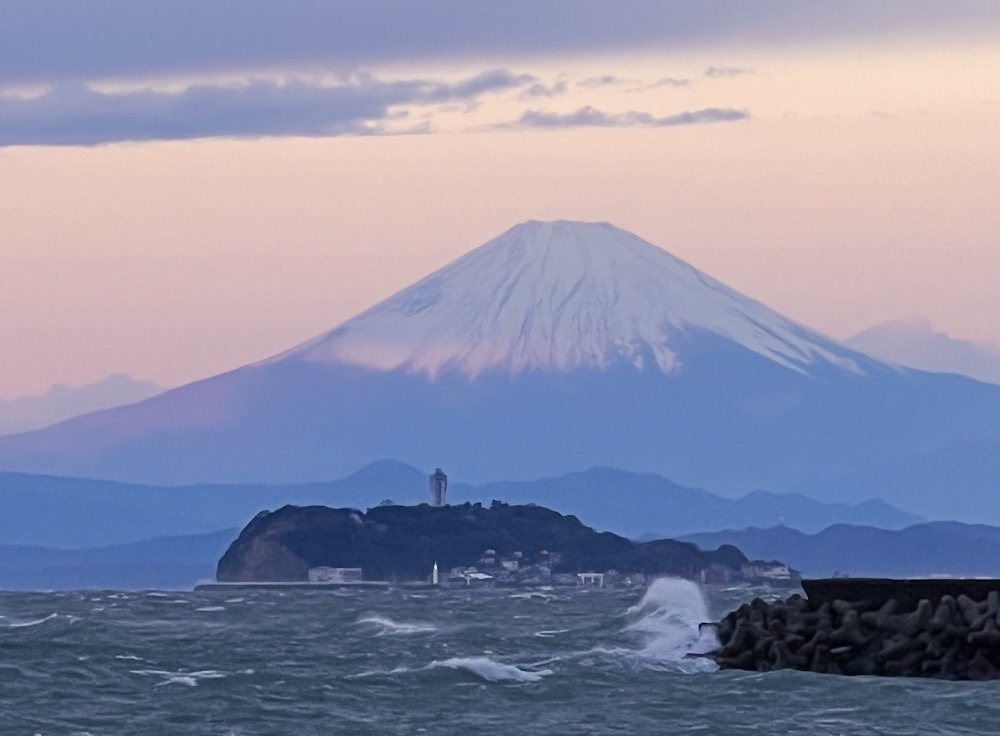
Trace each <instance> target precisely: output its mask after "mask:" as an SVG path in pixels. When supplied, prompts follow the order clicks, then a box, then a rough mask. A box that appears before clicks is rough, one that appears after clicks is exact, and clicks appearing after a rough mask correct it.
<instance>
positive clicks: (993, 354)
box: [844, 318, 1000, 383]
mask: <svg viewBox="0 0 1000 736" xmlns="http://www.w3.org/2000/svg"><path fill="white" fill-rule="evenodd" d="M844 342H845V344H846V345H849V346H851V347H852V348H854V349H855V350H860V351H861V352H863V353H867V354H868V355H871V356H873V357H875V358H877V359H878V360H885V361H888V362H890V363H897V364H899V365H905V366H909V367H911V368H919V369H920V370H925V371H933V372H935V373H959V374H961V375H963V376H969V377H970V378H975V379H976V380H978V381H986V382H989V383H1000V347H998V346H997V345H990V344H988V343H978V342H973V341H972V340H959V339H956V338H953V337H950V336H949V335H947V334H945V333H943V332H935V331H934V330H933V329H932V328H931V323H930V321H929V320H926V319H919V318H917V319H904V320H897V321H894V322H885V323H883V324H879V325H875V326H874V327H869V328H868V329H867V330H864V331H862V332H859V333H858V334H857V335H855V336H854V337H851V338H849V339H847V340H845V341H844Z"/></svg>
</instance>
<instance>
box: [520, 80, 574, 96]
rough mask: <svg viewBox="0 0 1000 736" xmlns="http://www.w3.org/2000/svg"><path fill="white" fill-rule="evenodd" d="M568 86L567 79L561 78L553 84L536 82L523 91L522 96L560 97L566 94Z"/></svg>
mask: <svg viewBox="0 0 1000 736" xmlns="http://www.w3.org/2000/svg"><path fill="white" fill-rule="evenodd" d="M567 86H568V85H567V82H566V80H565V79H561V80H559V81H558V82H556V83H555V84H553V85H551V86H548V85H545V84H542V83H541V82H535V83H534V84H533V85H531V86H530V87H528V88H527V89H526V90H524V92H522V93H521V97H525V98H527V97H558V96H559V95H564V94H566V89H567Z"/></svg>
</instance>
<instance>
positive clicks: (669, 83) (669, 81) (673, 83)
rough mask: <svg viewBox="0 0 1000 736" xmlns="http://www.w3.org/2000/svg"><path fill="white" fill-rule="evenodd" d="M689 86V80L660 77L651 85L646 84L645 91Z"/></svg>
mask: <svg viewBox="0 0 1000 736" xmlns="http://www.w3.org/2000/svg"><path fill="white" fill-rule="evenodd" d="M690 84H691V80H690V79H686V78H678V77H662V78H660V79H657V80H656V81H655V82H653V83H652V84H647V85H646V89H655V88H657V87H687V86H688V85H690Z"/></svg>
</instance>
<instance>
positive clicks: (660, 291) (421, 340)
mask: <svg viewBox="0 0 1000 736" xmlns="http://www.w3.org/2000/svg"><path fill="white" fill-rule="evenodd" d="M690 331H704V332H709V333H713V334H715V335H717V336H721V337H722V338H724V339H726V340H729V341H732V342H735V343H738V344H739V345H741V346H743V347H745V348H748V349H750V350H752V351H754V352H756V353H758V354H760V355H763V356H766V357H767V358H769V359H771V360H774V361H776V362H778V363H780V364H782V365H784V366H785V367H787V368H791V369H794V370H796V371H800V372H807V371H806V368H805V367H806V366H808V365H810V364H812V363H815V362H817V361H823V362H826V363H833V364H837V365H839V366H840V367H841V368H843V369H845V370H849V371H853V372H858V371H859V368H858V367H857V365H856V364H855V363H854V360H853V353H851V352H850V351H848V350H846V349H843V348H841V347H840V346H839V345H838V344H837V343H835V342H833V341H832V340H829V339H827V338H825V337H822V336H821V335H819V334H817V333H815V332H813V331H811V330H809V329H807V328H805V327H803V326H801V325H798V324H796V323H794V322H792V321H791V320H788V319H786V318H784V317H782V316H781V315H780V314H778V313H776V312H774V311H773V310H771V309H769V308H767V307H766V306H764V305H763V304H760V303H759V302H756V301H754V300H752V299H749V298H747V297H745V296H743V295H742V294H739V293H738V292H736V291H734V290H733V289H730V288H729V287H728V286H726V285H725V284H723V283H721V282H719V281H716V280H715V279H713V278H711V277H710V276H707V275H706V274H704V273H702V272H700V271H698V270H697V269H695V268H694V267H692V266H690V265H689V264H687V263H685V262H684V261H682V260H680V259H679V258H676V257H675V256H673V255H671V254H670V253H667V252H666V251H664V250H663V249H661V248H659V247H657V246H655V245H652V244H651V243H648V242H646V241H645V240H642V239H641V238H639V237H637V236H636V235H633V234H632V233H629V232H626V231H624V230H621V229H619V228H617V227H614V226H613V225H610V224H608V223H603V222H602V223H583V222H571V221H564V220H559V221H555V222H539V221H534V220H533V221H529V222H525V223H522V224H520V225H516V226H515V227H513V228H511V229H510V230H508V231H507V232H505V233H503V234H502V235H500V236H499V237H497V238H495V239H493V240H491V241H489V242H487V243H485V244H484V245H482V246H480V247H479V248H476V249H475V250H473V251H471V252H469V253H467V254H466V255H464V256H462V257H461V258H458V259H457V260H455V261H453V262H452V263H450V264H449V265H447V266H445V267H444V268H442V269H440V270H438V271H436V272H434V273H432V274H431V275H429V276H427V277H426V278H424V279H422V280H421V281H418V282H417V283H416V284H414V285H412V286H410V287H408V288H406V289H403V290H402V291H400V292H398V293H396V294H395V295H393V296H391V297H389V298H388V299H386V300H385V301H383V302H381V303H380V304H377V305H375V306H374V307H372V308H371V309H368V310H367V311H365V312H362V313H361V314H359V315H357V316H356V317H354V318H352V319H350V320H348V321H346V322H344V323H343V324H341V325H340V326H339V327H337V328H335V329H334V330H332V331H331V332H328V333H326V334H324V335H321V336H320V337H318V338H315V339H314V340H312V341H310V342H307V343H305V344H303V345H301V346H299V347H297V348H294V349H292V350H291V351H289V352H288V353H285V354H283V355H281V356H278V358H279V359H280V358H289V357H292V356H295V357H297V358H301V359H305V360H309V361H316V362H324V363H339V364H350V365H358V366H364V367H368V368H373V369H376V370H382V371H390V370H397V369H399V370H404V371H406V372H410V373H424V374H426V375H427V376H429V377H430V378H434V377H436V376H438V375H440V374H441V373H444V372H449V371H457V372H460V373H463V374H465V375H467V376H469V377H470V378H471V377H475V376H477V375H479V374H481V373H483V372H485V371H500V372H504V373H509V374H518V373H521V372H523V371H551V372H568V371H571V370H573V369H576V368H591V369H599V370H603V369H607V368H608V367H610V366H611V365H612V364H615V363H620V362H625V363H629V364H632V365H633V366H635V367H636V368H638V369H657V370H659V371H662V372H664V373H671V372H675V371H677V370H679V369H680V368H681V366H682V363H683V355H682V354H680V353H679V348H678V347H677V340H675V339H673V338H676V337H678V336H681V335H683V334H685V333H688V332H690Z"/></svg>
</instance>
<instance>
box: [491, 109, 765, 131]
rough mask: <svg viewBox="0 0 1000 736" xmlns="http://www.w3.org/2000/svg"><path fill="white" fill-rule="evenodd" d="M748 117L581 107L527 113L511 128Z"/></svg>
mask: <svg viewBox="0 0 1000 736" xmlns="http://www.w3.org/2000/svg"><path fill="white" fill-rule="evenodd" d="M749 118H750V114H749V113H748V112H746V111H744V110H733V109H731V108H718V107H707V108H705V109H704V110H691V111H686V112H681V113H677V114H676V115H667V116H665V117H656V116H655V115H652V114H651V113H648V112H640V111H636V110H630V111H629V112H623V113H607V112H603V111H601V110H598V109H597V108H594V107H591V106H590V105H588V106H586V107H581V108H580V109H579V110H577V111H576V112H571V113H555V112H542V111H540V110H528V111H527V112H525V113H524V115H522V116H521V119H520V120H518V121H517V123H516V124H515V125H514V126H507V127H518V128H585V127H591V128H593V127H599V128H665V127H670V126H673V125H697V124H699V123H722V122H730V121H735V120H748V119H749Z"/></svg>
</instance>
